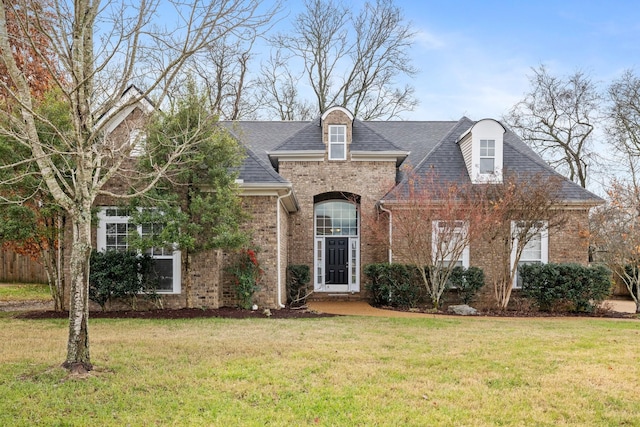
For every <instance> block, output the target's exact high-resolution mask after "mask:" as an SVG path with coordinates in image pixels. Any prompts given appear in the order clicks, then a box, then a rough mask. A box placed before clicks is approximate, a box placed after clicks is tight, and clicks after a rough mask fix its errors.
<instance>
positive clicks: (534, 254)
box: [520, 233, 542, 262]
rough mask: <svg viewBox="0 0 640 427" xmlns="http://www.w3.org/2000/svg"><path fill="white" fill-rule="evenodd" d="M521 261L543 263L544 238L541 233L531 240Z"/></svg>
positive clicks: (524, 250)
mask: <svg viewBox="0 0 640 427" xmlns="http://www.w3.org/2000/svg"><path fill="white" fill-rule="evenodd" d="M520 259H521V260H523V261H538V262H539V261H541V260H542V236H540V233H538V234H537V235H535V236H534V237H532V238H531V240H529V242H528V243H527V245H526V246H525V247H524V249H523V250H522V255H521V256H520Z"/></svg>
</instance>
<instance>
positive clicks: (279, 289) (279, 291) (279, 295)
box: [276, 188, 293, 308]
mask: <svg viewBox="0 0 640 427" xmlns="http://www.w3.org/2000/svg"><path fill="white" fill-rule="evenodd" d="M292 192H293V188H289V192H287V194H283V195H282V196H278V200H277V202H276V245H277V246H278V249H277V251H276V265H277V268H276V271H277V274H276V276H277V282H278V285H277V292H276V295H277V298H278V307H279V308H284V304H282V269H281V267H280V259H281V255H280V204H281V203H282V199H284V198H285V197H289V196H290V195H291V193H292Z"/></svg>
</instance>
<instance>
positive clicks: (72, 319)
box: [62, 207, 93, 373]
mask: <svg viewBox="0 0 640 427" xmlns="http://www.w3.org/2000/svg"><path fill="white" fill-rule="evenodd" d="M72 223H73V242H72V246H71V260H70V266H71V294H70V299H69V340H68V342H67V360H66V361H65V362H64V364H63V365H62V366H63V367H65V368H67V369H69V370H70V371H71V372H74V373H83V372H87V371H90V370H91V369H92V368H93V366H92V365H91V358H90V356H89V329H88V320H89V258H90V255H91V209H90V207H89V208H88V209H86V208H85V209H83V208H82V207H81V208H80V210H79V211H77V212H75V213H74V214H73V217H72Z"/></svg>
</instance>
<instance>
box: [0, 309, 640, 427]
mask: <svg viewBox="0 0 640 427" xmlns="http://www.w3.org/2000/svg"><path fill="white" fill-rule="evenodd" d="M90 331H91V337H92V360H93V363H94V364H95V365H96V369H95V370H94V371H93V372H92V373H91V374H90V375H89V376H88V377H87V378H84V379H78V378H69V377H68V376H67V375H66V372H65V371H64V370H63V369H61V368H59V367H58V366H59V364H60V363H61V362H62V361H63V359H64V354H65V345H66V333H67V322H66V321H62V320H38V321H35V320H18V319H13V318H10V317H7V316H3V317H2V318H0V396H2V398H1V399H0V425H3V426H4V425H7V426H33V425H47V426H51V425H60V426H62V425H64V426H88V425H96V426H97V425H100V426H109V425H112V426H123V425H132V426H152V425H153V426H156V425H162V426H166V425H178V426H182V425H185V426H235V425H243V426H264V425H270V426H292V425H296V426H298V425H302V426H304V425H314V426H315V425H321V426H352V425H366V426H375V425H379V426H387V425H389V426H428V425H429V426H430V425H443V426H456V425H459V426H485V425H491V426H493V425H509V426H510V425H527V426H529V425H535V426H558V425H560V426H562V425H572V426H573V425H580V426H624V425H626V426H638V425H640V392H639V391H638V384H640V351H639V346H638V343H640V322H639V321H637V320H625V321H620V320H603V319H591V318H589V319H584V318H580V319H575V318H567V319H494V318H459V319H458V318H455V319H451V318H424V319H422V318H421V319H388V318H373V317H371V318H369V317H334V318H323V319H305V320H276V319H246V320H226V319H192V320H173V321H157V320H99V319H95V320H92V321H91V326H90Z"/></svg>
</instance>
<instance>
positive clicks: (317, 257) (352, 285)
mask: <svg viewBox="0 0 640 427" xmlns="http://www.w3.org/2000/svg"><path fill="white" fill-rule="evenodd" d="M329 202H345V203H349V204H353V205H354V206H355V208H356V215H357V217H356V218H357V227H356V234H348V235H318V234H317V231H318V228H317V211H316V208H317V207H318V206H320V205H322V204H325V203H329ZM360 221H361V217H360V209H359V207H358V205H357V204H355V203H352V202H349V201H347V200H340V199H337V200H336V199H331V200H325V201H323V202H318V203H315V204H314V206H313V235H314V239H313V284H314V285H313V288H314V291H316V292H342V291H333V290H327V289H326V283H325V271H324V270H325V265H324V264H325V251H326V249H327V247H326V243H325V239H326V238H327V237H344V238H347V239H348V250H349V258H348V259H349V261H348V262H349V265H348V267H347V268H348V282H349V283H348V284H347V285H348V292H360V281H361V279H360V262H361V260H360V231H361V230H360V226H361V224H360ZM353 246H355V250H356V253H355V258H356V265H355V267H354V265H353V256H352V255H353V253H352V250H353V249H354V247H353ZM354 268H355V280H354V277H353V269H354Z"/></svg>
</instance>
